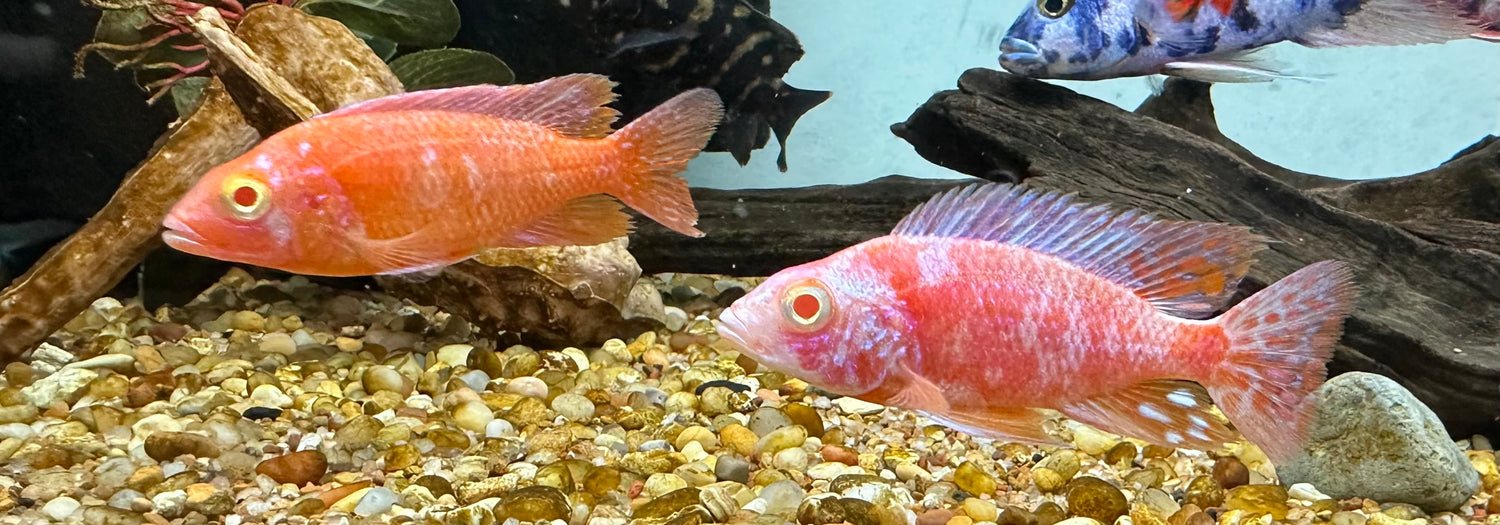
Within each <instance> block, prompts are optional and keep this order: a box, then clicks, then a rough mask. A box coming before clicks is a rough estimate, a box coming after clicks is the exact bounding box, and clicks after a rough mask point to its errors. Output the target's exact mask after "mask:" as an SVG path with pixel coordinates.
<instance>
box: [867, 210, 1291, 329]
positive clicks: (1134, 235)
mask: <svg viewBox="0 0 1500 525" xmlns="http://www.w3.org/2000/svg"><path fill="white" fill-rule="evenodd" d="M891 234H892V235H899V236H937V237H955V238H966V239H979V240H987V241H995V242H1001V243H1005V244H1010V245H1015V246H1021V247H1025V248H1028V249H1032V250H1036V251H1039V252H1042V253H1046V254H1050V255H1053V256H1056V257H1060V258H1062V259H1064V260H1067V261H1069V262H1071V263H1073V264H1076V265H1078V266H1080V267H1082V268H1083V269H1084V270H1086V271H1088V272H1091V273H1093V274H1095V275H1099V276H1101V277H1104V278H1106V279H1109V280H1110V281H1112V282H1115V283H1118V284H1120V285H1121V286H1125V287H1127V288H1130V289H1131V290H1134V291H1135V292H1136V294H1137V295H1139V296H1140V297H1141V298H1143V299H1145V300H1147V301H1150V302H1151V303H1152V304H1153V305H1154V306H1156V308H1158V309H1160V310H1161V311H1163V312H1165V313H1168V314H1172V315H1178V316H1183V317H1192V318H1202V317H1207V316H1208V315H1211V314H1212V313H1213V312H1214V311H1215V310H1218V309H1219V308H1221V307H1223V306H1224V303H1226V302H1227V301H1228V300H1229V296H1230V295H1231V294H1233V293H1234V290H1235V287H1236V286H1237V285H1238V284H1239V281H1240V279H1241V278H1243V277H1244V276H1245V272H1247V271H1249V269H1250V262H1251V259H1252V256H1253V255H1254V254H1255V252H1258V251H1260V250H1262V249H1264V248H1265V245H1264V243H1263V242H1262V239H1261V238H1259V237H1257V236H1255V235H1254V234H1252V233H1250V230H1249V228H1245V227H1243V226H1234V225H1229V224H1219V223H1209V222H1190V221H1169V220H1162V219H1157V218H1154V217H1152V216H1150V215H1148V214H1146V213H1143V212H1140V211H1136V210H1124V211H1121V210H1113V209H1110V208H1109V207H1107V206H1104V205H1089V204H1085V203H1079V202H1076V201H1075V199H1074V196H1073V195H1072V194H1062V193H1056V192H1050V191H1044V190H1034V189H1028V188H1024V187H1021V186H1014V185H1010V184H976V185H970V186H963V187H958V188H953V189H951V190H948V191H946V192H944V193H942V194H939V195H937V196H935V197H933V198H932V199H930V200H928V201H927V202H926V203H923V204H922V205H920V206H918V207H917V208H916V209H915V210H913V211H912V212H911V214H909V215H907V216H906V218H904V219H902V220H901V222H900V223H899V224H897V225H896V228H895V229H894V230H892V231H891Z"/></svg>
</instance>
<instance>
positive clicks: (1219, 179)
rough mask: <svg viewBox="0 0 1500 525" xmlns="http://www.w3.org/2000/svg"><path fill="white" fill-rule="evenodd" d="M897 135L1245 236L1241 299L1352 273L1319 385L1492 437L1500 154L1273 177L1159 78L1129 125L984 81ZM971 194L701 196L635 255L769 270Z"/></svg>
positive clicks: (1070, 97)
mask: <svg viewBox="0 0 1500 525" xmlns="http://www.w3.org/2000/svg"><path fill="white" fill-rule="evenodd" d="M892 130H893V131H894V132H895V133H896V134H897V135H899V136H901V137H902V138H904V139H905V140H907V141H908V142H910V143H912V145H913V146H914V147H915V148H916V150H917V152H918V153H920V154H921V155H922V156H924V157H926V158H927V159H928V160H930V161H932V162H935V163H937V164H940V165H943V166H947V167H949V168H952V169H954V170H956V171H959V172H962V173H965V174H968V175H972V176H975V177H980V178H985V179H991V180H999V181H1006V182H1010V181H1013V180H1021V181H1024V183H1026V184H1028V185H1034V186H1038V187H1046V188H1052V189H1058V190H1063V191H1070V192H1078V193H1080V194H1081V195H1082V196H1083V197H1084V198H1085V199H1087V200H1090V201H1097V202H1112V203H1116V204H1117V205H1120V206H1128V207H1134V208H1140V209H1144V210H1147V211H1150V212H1152V213H1155V214H1158V215H1160V216H1163V217H1170V218H1179V219H1196V220H1208V221H1220V222H1229V223H1237V224H1244V225H1248V226H1251V227H1253V228H1254V229H1255V230H1256V231H1257V232H1258V233H1260V234H1262V235H1266V236H1268V237H1271V238H1272V239H1275V240H1276V241H1278V242H1276V243H1274V244H1273V246H1272V247H1271V249H1270V250H1267V251H1266V252H1263V253H1262V255H1261V256H1260V257H1259V260H1258V261H1257V263H1256V264H1255V265H1254V266H1253V267H1252V268H1251V274H1250V276H1249V277H1248V278H1247V279H1246V280H1245V282H1244V283H1243V284H1242V285H1241V289H1240V291H1239V297H1237V298H1236V300H1238V299H1239V298H1243V297H1244V296H1245V295H1248V294H1249V293H1253V292H1255V291H1257V290H1259V289H1261V288H1263V287H1265V286H1266V285H1267V284H1268V283H1269V282H1273V281H1275V280H1277V279H1279V278H1281V277H1283V276H1285V275H1287V274H1289V273H1291V272H1292V271H1294V270H1296V269H1298V268H1301V267H1302V266H1305V265H1307V264H1309V263H1312V262H1315V261H1319V260H1323V259H1339V260H1343V261H1346V262H1349V263H1351V264H1352V265H1353V266H1355V267H1356V268H1358V269H1359V273H1358V279H1359V281H1360V284H1361V286H1362V290H1363V291H1362V294H1361V299H1360V303H1359V308H1358V310H1357V312H1356V313H1355V314H1354V315H1353V316H1352V317H1351V318H1350V319H1349V321H1348V322H1347V323H1346V333H1345V337H1344V339H1343V341H1342V345H1341V347H1340V349H1339V351H1338V353H1337V355H1336V357H1335V359H1334V362H1333V363H1332V364H1331V365H1330V369H1331V371H1332V372H1333V373H1339V372H1343V371H1348V370H1363V371H1372V372H1377V373H1381V374H1384V375H1387V376H1390V377H1393V378H1395V379H1397V380H1398V381H1400V382H1401V383H1402V384H1403V385H1405V386H1406V387H1407V388H1409V389H1411V390H1412V392H1413V393H1415V394H1416V395H1417V396H1418V397H1419V398H1420V399H1422V401H1423V402H1425V403H1427V404H1428V405H1429V406H1430V407H1431V408H1432V409H1433V410H1434V411H1436V412H1437V413H1438V414H1439V416H1440V417H1442V419H1443V420H1444V422H1445V423H1446V424H1447V426H1448V429H1449V430H1450V431H1452V432H1453V433H1455V434H1456V435H1467V434H1468V433H1473V432H1485V433H1489V434H1491V435H1496V434H1500V254H1497V248H1496V244H1497V243H1500V241H1497V239H1500V235H1497V233H1500V230H1497V227H1500V141H1497V140H1489V139H1487V140H1485V141H1483V142H1481V143H1480V144H1476V145H1475V147H1472V148H1469V149H1468V150H1466V151H1465V152H1463V153H1461V154H1460V155H1458V156H1457V157H1455V158H1454V159H1453V160H1451V161H1449V162H1447V163H1445V164H1444V165H1442V166H1440V167H1438V168H1435V169H1433V170H1431V171H1428V172H1424V173H1419V174H1416V175H1412V176H1409V177H1402V178H1396V179H1385V180H1372V181H1343V180H1339V179H1332V178H1327V177H1320V176H1316V175H1310V174H1305V173H1299V172H1295V171H1292V170H1287V169H1284V168H1281V167H1279V166H1275V165H1274V164H1271V163H1269V162H1267V161H1265V160H1263V159H1259V158H1257V157H1255V156H1254V155H1253V154H1251V153H1250V152H1249V151H1247V150H1245V148H1243V147H1240V146H1239V145H1237V144H1234V143H1233V142H1232V141H1230V140H1229V139H1228V138H1226V137H1224V136H1223V134H1221V133H1220V132H1219V131H1218V127H1217V125H1216V124H1215V122H1214V118H1213V106H1212V103H1211V100H1210V98H1209V92H1208V87H1207V86H1206V85H1202V84H1197V83H1190V82H1177V81H1173V82H1169V83H1168V85H1167V87H1166V89H1165V90H1164V91H1163V93H1162V94H1160V95H1158V96H1156V97H1153V98H1151V99H1150V100H1148V101H1147V102H1146V103H1144V104H1142V106H1141V107H1140V108H1139V109H1138V110H1137V112H1136V113H1131V112H1128V111H1124V110H1121V109H1119V108H1117V107H1115V106H1112V105H1110V104H1108V103H1105V102H1102V101H1099V100H1095V99H1092V98H1089V97H1085V96H1082V95H1078V94H1076V93H1074V92H1072V91H1070V90H1068V89H1066V88H1063V87H1058V86H1055V85H1051V84H1047V83H1043V82H1037V81H1031V80H1025V79H1021V78H1018V77H1014V76H1010V75H1006V74H1004V73H1000V72H995V71H989V70H978V69H976V70H971V71H969V72H967V73H965V74H964V75H963V77H962V78H961V79H960V80H959V89H958V90H953V91H944V92H941V93H938V94H936V95H934V96H933V97H932V98H931V99H930V100H929V101H928V102H927V103H926V104H924V105H923V106H922V107H921V108H919V109H918V110H917V111H916V112H915V113H914V114H913V115H912V116H911V117H910V118H909V119H908V120H907V121H906V122H904V123H900V124H897V125H895V126H893V129H892ZM967 182H971V181H951V180H950V181H933V180H915V179H907V178H900V177H887V178H884V179H880V180H877V181H873V182H870V183H866V184H862V185H857V186H851V187H843V188H832V187H815V188H803V189H790V190H740V191H715V190H697V191H695V192H694V197H695V198H696V199H697V200H698V206H699V209H700V210H702V214H703V219H702V221H701V223H700V226H701V227H702V229H703V230H704V231H705V232H707V233H708V236H707V237H704V238H702V239H681V238H677V237H673V236H671V235H670V232H667V231H665V230H664V229H662V228H659V227H658V226H656V225H654V224H650V223H649V222H646V221H642V222H641V223H640V224H641V227H640V231H638V232H637V234H636V235H635V236H634V237H633V238H632V240H631V251H632V252H633V253H634V254H635V256H636V258H637V259H638V260H639V261H640V262H641V266H642V267H643V269H644V270H645V271H647V272H660V271H694V272H713V273H733V274H741V275H764V274H769V273H773V272H774V271H776V270H778V269H780V268H781V267H785V266H788V265H792V264H797V263H801V262H806V261H809V260H813V259H817V258H820V257H823V256H826V255H828V254H830V253H832V252H834V251H836V250H838V249H840V248H843V247H845V246H848V245H850V244H853V243H856V242H859V241H862V240H865V239H868V238H872V237H875V236H878V235H883V234H884V233H885V232H887V231H888V230H889V229H890V227H891V226H892V225H894V224H895V223H896V221H898V220H899V219H900V218H901V217H902V216H903V215H905V214H906V213H907V212H908V211H910V209H911V207H912V206H914V205H915V204H916V203H918V202H921V201H923V200H925V199H927V198H928V197H930V196H931V195H932V194H934V193H936V192H938V191H941V190H942V189H944V188H947V187H949V186H951V185H954V184H960V183H967Z"/></svg>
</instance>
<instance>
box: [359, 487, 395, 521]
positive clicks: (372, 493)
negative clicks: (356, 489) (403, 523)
mask: <svg viewBox="0 0 1500 525" xmlns="http://www.w3.org/2000/svg"><path fill="white" fill-rule="evenodd" d="M399 499H400V497H398V496H397V495H396V493H395V492H392V491H391V489H388V488H385V487H375V488H373V489H370V490H369V491H368V492H365V495H364V497H362V498H360V499H359V504H358V505H355V506H354V514H356V515H358V516H362V517H370V516H374V515H376V514H383V513H385V511H388V510H391V506H392V505H395V504H396V501H397V500H399Z"/></svg>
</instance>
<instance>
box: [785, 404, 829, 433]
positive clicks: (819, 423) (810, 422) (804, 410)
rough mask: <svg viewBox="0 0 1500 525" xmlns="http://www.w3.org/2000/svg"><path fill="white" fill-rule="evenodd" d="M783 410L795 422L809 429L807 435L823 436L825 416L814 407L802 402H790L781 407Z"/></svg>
mask: <svg viewBox="0 0 1500 525" xmlns="http://www.w3.org/2000/svg"><path fill="white" fill-rule="evenodd" d="M781 411H782V412H784V413H786V417H787V418H788V419H791V420H792V423H793V424H797V425H802V428H805V429H807V437H815V438H818V439H822V438H823V429H824V427H823V418H822V417H821V416H819V415H818V411H817V410H816V409H814V408H813V407H810V406H807V405H804V404H802V403H788V404H787V405H786V406H784V407H782V408H781Z"/></svg>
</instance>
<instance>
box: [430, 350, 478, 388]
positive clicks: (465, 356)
mask: <svg viewBox="0 0 1500 525" xmlns="http://www.w3.org/2000/svg"><path fill="white" fill-rule="evenodd" d="M473 350H474V345H464V344H453V345H447V346H444V347H442V348H439V349H438V350H437V359H438V361H441V362H443V363H445V364H447V365H448V366H465V365H468V364H469V352H472V351H473ZM474 390H481V389H479V388H476V389H474Z"/></svg>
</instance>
